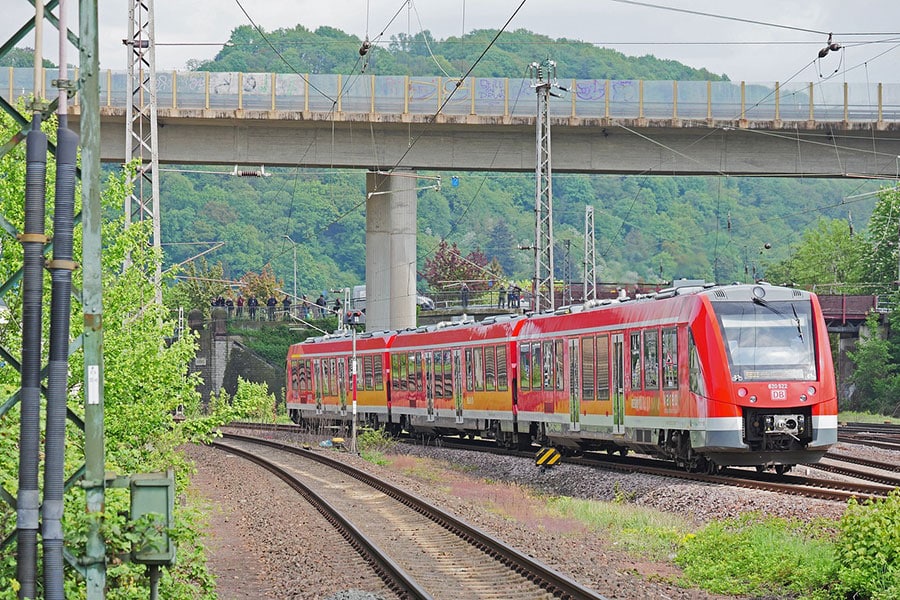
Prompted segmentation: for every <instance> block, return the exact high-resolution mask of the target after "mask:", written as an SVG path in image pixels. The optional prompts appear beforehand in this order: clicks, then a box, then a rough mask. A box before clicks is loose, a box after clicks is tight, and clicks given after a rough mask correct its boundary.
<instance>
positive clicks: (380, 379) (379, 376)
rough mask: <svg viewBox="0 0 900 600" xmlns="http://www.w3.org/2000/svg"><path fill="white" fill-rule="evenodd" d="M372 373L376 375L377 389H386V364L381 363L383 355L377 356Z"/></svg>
mask: <svg viewBox="0 0 900 600" xmlns="http://www.w3.org/2000/svg"><path fill="white" fill-rule="evenodd" d="M372 373H373V375H375V389H376V390H381V389H384V365H382V364H381V356H380V355H379V356H376V357H375V361H374V365H373V367H372Z"/></svg>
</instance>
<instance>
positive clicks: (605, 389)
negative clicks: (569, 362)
mask: <svg viewBox="0 0 900 600" xmlns="http://www.w3.org/2000/svg"><path fill="white" fill-rule="evenodd" d="M597 400H609V336H607V335H598V336H597Z"/></svg>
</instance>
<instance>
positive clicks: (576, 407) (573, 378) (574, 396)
mask: <svg viewBox="0 0 900 600" xmlns="http://www.w3.org/2000/svg"><path fill="white" fill-rule="evenodd" d="M579 354H580V353H579V352H578V340H577V339H573V340H569V422H570V423H571V426H570V431H581V401H580V398H579V390H580V389H581V388H580V386H579V385H578V365H579V364H581V359H580V356H579Z"/></svg>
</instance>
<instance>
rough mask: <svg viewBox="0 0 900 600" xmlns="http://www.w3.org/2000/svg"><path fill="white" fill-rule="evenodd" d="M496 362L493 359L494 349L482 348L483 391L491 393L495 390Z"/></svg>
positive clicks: (490, 347) (489, 347)
mask: <svg viewBox="0 0 900 600" xmlns="http://www.w3.org/2000/svg"><path fill="white" fill-rule="evenodd" d="M496 374H497V362H496V359H495V358H494V347H493V346H485V348H484V389H485V390H487V391H489V392H493V391H494V390H495V389H497V378H496Z"/></svg>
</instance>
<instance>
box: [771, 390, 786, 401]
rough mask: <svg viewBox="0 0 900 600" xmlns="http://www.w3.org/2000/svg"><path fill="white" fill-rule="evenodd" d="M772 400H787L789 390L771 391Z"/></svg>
mask: <svg viewBox="0 0 900 600" xmlns="http://www.w3.org/2000/svg"><path fill="white" fill-rule="evenodd" d="M771 391H772V400H787V390H771Z"/></svg>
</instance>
